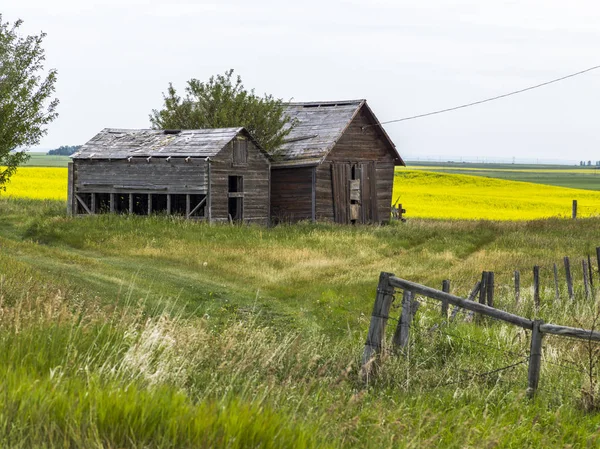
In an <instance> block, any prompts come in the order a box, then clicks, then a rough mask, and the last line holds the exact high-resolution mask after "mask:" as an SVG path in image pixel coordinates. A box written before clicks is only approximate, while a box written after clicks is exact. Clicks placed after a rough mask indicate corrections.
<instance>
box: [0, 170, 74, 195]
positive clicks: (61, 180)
mask: <svg viewBox="0 0 600 449" xmlns="http://www.w3.org/2000/svg"><path fill="white" fill-rule="evenodd" d="M0 196H10V197H18V198H34V199H49V200H66V199H67V169H66V168H63V167H19V168H18V169H17V172H16V173H15V174H14V175H13V176H12V177H11V178H10V181H9V183H8V184H7V185H6V192H0Z"/></svg>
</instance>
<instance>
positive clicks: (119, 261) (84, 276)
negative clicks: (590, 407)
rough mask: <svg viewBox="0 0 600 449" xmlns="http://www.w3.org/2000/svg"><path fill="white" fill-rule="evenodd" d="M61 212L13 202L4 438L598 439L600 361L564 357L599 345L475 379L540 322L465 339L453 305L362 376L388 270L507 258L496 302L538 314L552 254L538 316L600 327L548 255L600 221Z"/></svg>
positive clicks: (574, 252) (50, 205) (451, 273)
mask: <svg viewBox="0 0 600 449" xmlns="http://www.w3.org/2000/svg"><path fill="white" fill-rule="evenodd" d="M63 212H64V204H63V203H62V202H54V201H45V202H42V201H39V200H38V201H36V200H16V199H11V198H4V199H0V248H1V250H0V251H1V253H0V254H1V257H0V277H1V280H0V313H1V315H0V316H1V317H2V318H1V319H0V391H2V392H3V393H2V394H0V446H5V447H115V448H116V447H136V448H137V447H139V448H146V447H253V448H254V447H327V445H329V446H331V447H361V448H365V447H366V448H370V447H372V448H380V447H419V448H421V447H425V448H427V447H431V448H434V447H449V448H463V447H514V448H521V447H565V446H567V445H572V447H595V446H597V445H598V444H599V443H600V441H598V438H599V437H598V432H597V429H598V426H599V425H600V415H598V414H597V413H595V412H590V411H586V408H585V404H584V403H583V402H584V401H583V397H582V394H581V391H582V389H588V388H589V385H587V383H586V382H587V380H586V376H585V375H583V374H582V373H580V372H578V371H573V369H564V368H561V367H559V366H557V365H555V364H553V363H560V364H567V366H569V367H570V368H573V367H575V368H576V369H584V368H585V367H586V363H585V361H586V351H585V347H583V346H582V345H580V344H575V343H573V342H570V341H565V340H562V339H558V338H554V337H549V338H547V339H546V340H545V342H544V348H545V353H544V361H543V363H542V375H541V385H540V388H541V389H540V393H539V395H538V397H537V398H536V400H534V401H529V400H527V399H526V398H525V397H524V391H525V386H526V378H527V373H526V370H527V368H526V365H518V366H517V367H515V368H514V369H511V370H507V371H501V372H499V373H497V374H494V375H488V376H482V377H477V376H473V374H474V373H485V372H489V371H493V370H495V369H497V368H500V367H503V366H506V365H509V364H511V363H514V362H516V361H519V360H521V359H522V356H521V355H519V354H521V353H526V350H527V347H528V337H527V334H526V333H525V332H524V331H520V330H518V329H516V328H514V327H510V326H505V325H501V324H497V323H492V322H483V323H481V324H476V323H464V322H462V321H460V322H458V323H455V324H453V325H452V326H451V327H443V328H442V329H443V331H444V332H446V333H449V334H450V333H451V334H452V335H453V336H449V335H446V333H441V332H431V331H430V329H431V328H432V326H433V325H434V324H438V325H439V324H441V321H440V317H439V306H437V305H436V306H435V308H434V307H433V306H430V305H428V304H424V305H423V306H422V307H421V310H420V311H419V313H418V315H417V319H416V321H415V323H414V326H413V329H412V341H411V345H410V351H409V352H408V354H407V355H406V356H404V357H396V356H393V355H392V354H391V353H389V352H387V353H386V355H385V356H384V360H383V363H382V366H381V368H380V370H379V372H378V375H377V377H376V378H375V379H374V381H373V382H372V383H371V384H370V385H369V386H368V387H365V386H364V385H363V384H362V383H361V382H360V380H359V360H360V355H361V352H362V347H363V344H364V340H365V337H366V331H367V327H368V323H369V314H370V312H371V307H372V303H373V299H374V295H375V289H376V283H377V278H378V274H379V272H380V271H390V272H394V273H396V274H397V275H398V276H401V277H404V278H407V279H410V280H414V281H417V282H423V283H426V284H428V285H431V286H439V285H441V280H442V279H451V281H452V291H453V292H454V293H457V294H459V295H463V296H464V295H466V294H467V292H468V291H469V290H470V288H472V285H473V284H474V283H475V281H476V280H477V279H478V277H479V273H480V272H481V271H482V270H492V271H495V273H496V285H497V299H496V301H497V304H498V306H499V307H501V308H503V309H506V310H509V311H512V312H514V313H518V314H521V315H524V316H529V317H534V316H535V315H536V314H535V311H534V309H533V306H532V300H531V294H532V293H531V291H530V290H529V289H528V288H527V287H528V285H529V283H530V282H531V267H532V266H533V265H534V264H539V265H541V266H542V285H543V286H545V287H547V289H544V290H543V291H542V304H543V305H542V308H541V310H540V312H539V316H540V317H542V318H543V319H544V320H546V321H547V322H555V323H559V324H568V325H569V324H570V325H587V326H589V325H591V317H592V316H593V314H594V310H595V307H596V304H594V303H593V302H592V301H585V300H584V299H583V298H582V292H581V283H580V282H578V283H577V286H578V291H577V295H578V298H577V299H576V301H575V302H573V303H571V302H568V301H562V302H560V303H555V302H554V301H553V291H552V288H551V287H552V278H551V276H552V275H551V268H552V264H553V263H554V262H560V261H561V258H562V256H564V255H570V256H572V258H573V260H572V264H573V267H574V277H575V278H576V279H580V277H581V272H580V264H579V263H578V262H579V260H580V259H579V258H580V257H581V256H583V255H584V254H587V253H592V252H593V251H594V248H595V246H596V245H597V244H598V243H600V242H598V241H596V239H597V229H598V226H599V225H600V219H598V218H590V219H583V220H578V221H571V220H560V219H551V220H538V221H530V222H492V221H480V222H478V221H439V220H410V221H409V222H407V223H405V224H394V225H390V226H383V227H360V226H356V227H342V226H335V225H312V224H300V225H297V226H279V227H276V228H272V229H265V228H261V227H253V226H250V227H247V226H216V225H207V224H203V223H194V222H188V221H184V220H178V219H173V218H167V217H151V218H144V217H127V216H110V215H106V216H96V217H80V218H67V217H65V216H64V213H63ZM514 269H520V270H521V271H522V283H523V292H522V295H523V300H522V302H521V304H520V305H515V303H514V299H513V295H512V287H511V285H512V272H513V270H514ZM560 274H561V277H562V276H563V273H562V270H561V273H560ZM563 294H564V292H563ZM398 313H399V312H398V309H396V308H394V309H393V314H394V315H397V314H398ZM390 324H391V326H390V331H393V324H395V323H394V322H393V321H390ZM482 344H484V345H488V346H491V347H493V348H498V349H500V351H496V350H492V349H489V348H486V347H485V346H481V345H482ZM509 352H510V353H509ZM514 354H516V355H514ZM565 360H566V361H565ZM596 393H597V392H596Z"/></svg>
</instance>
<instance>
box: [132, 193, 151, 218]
mask: <svg viewBox="0 0 600 449" xmlns="http://www.w3.org/2000/svg"><path fill="white" fill-rule="evenodd" d="M133 213H134V214H136V215H148V194H147V193H134V194H133Z"/></svg>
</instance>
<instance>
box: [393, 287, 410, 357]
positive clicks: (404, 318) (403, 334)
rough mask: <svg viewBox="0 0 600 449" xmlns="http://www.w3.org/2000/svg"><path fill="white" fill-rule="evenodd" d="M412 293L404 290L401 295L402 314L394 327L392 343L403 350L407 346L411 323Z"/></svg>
mask: <svg viewBox="0 0 600 449" xmlns="http://www.w3.org/2000/svg"><path fill="white" fill-rule="evenodd" d="M412 316H413V313H412V293H411V292H410V291H408V290H404V294H403V295H402V313H401V315H400V320H399V321H398V325H397V326H396V332H395V333H394V339H393V343H394V346H395V347H396V348H400V349H401V348H404V347H405V346H406V345H407V344H408V338H409V336H410V323H411V321H412Z"/></svg>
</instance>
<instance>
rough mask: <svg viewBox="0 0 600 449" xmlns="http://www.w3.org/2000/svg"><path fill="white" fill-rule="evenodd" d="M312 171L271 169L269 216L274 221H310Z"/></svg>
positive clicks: (307, 168)
mask: <svg viewBox="0 0 600 449" xmlns="http://www.w3.org/2000/svg"><path fill="white" fill-rule="evenodd" d="M313 170H314V168H313V167H296V168H273V169H272V171H271V216H272V217H273V219H274V220H275V221H277V222H282V221H284V222H295V221H300V220H311V219H312V217H313V207H312V183H313ZM329 191H331V186H330V187H329Z"/></svg>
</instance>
